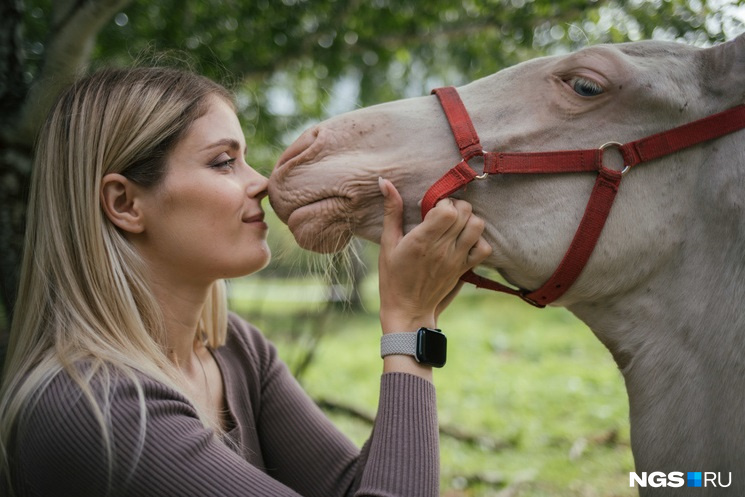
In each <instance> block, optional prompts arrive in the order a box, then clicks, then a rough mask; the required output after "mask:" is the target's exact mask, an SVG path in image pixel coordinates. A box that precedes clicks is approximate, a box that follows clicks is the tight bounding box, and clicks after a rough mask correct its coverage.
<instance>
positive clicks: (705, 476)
mask: <svg viewBox="0 0 745 497" xmlns="http://www.w3.org/2000/svg"><path fill="white" fill-rule="evenodd" d="M727 475H728V476H727V482H726V484H725V483H724V482H723V481H722V473H715V472H713V471H703V472H702V471H689V472H687V473H683V472H682V471H673V472H672V473H667V474H665V473H663V472H662V471H653V472H652V473H649V475H647V472H646V471H644V472H643V473H642V474H641V476H639V475H637V474H636V473H634V472H633V471H632V472H631V473H629V486H630V487H634V486H635V485H639V486H640V487H646V486H650V487H674V488H677V487H682V486H683V485H685V486H686V487H722V488H724V487H729V486H730V485H732V473H727Z"/></svg>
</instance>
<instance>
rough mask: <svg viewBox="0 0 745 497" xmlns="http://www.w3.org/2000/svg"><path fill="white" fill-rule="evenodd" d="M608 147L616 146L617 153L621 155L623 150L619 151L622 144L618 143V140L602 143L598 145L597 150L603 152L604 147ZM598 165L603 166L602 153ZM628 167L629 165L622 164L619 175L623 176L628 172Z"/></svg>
mask: <svg viewBox="0 0 745 497" xmlns="http://www.w3.org/2000/svg"><path fill="white" fill-rule="evenodd" d="M609 147H616V148H617V149H618V153H620V154H621V156H622V157H623V152H621V147H623V144H622V143H618V142H607V143H603V144H602V145H600V148H599V149H598V150H600V152H603V153H604V152H605V149H606V148H609ZM600 167H603V160H602V154H601V156H600ZM629 169H631V166H628V165H626V164H624V165H623V169H621V176H623V175H624V174H626V173H627V172H629Z"/></svg>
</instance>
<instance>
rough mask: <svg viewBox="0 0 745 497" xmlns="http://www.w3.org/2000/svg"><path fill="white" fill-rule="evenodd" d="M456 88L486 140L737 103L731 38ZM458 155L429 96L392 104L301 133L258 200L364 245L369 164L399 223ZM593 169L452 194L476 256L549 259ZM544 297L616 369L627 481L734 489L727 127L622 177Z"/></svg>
mask: <svg viewBox="0 0 745 497" xmlns="http://www.w3.org/2000/svg"><path fill="white" fill-rule="evenodd" d="M458 92H459V94H460V96H461V98H462V101H463V103H464V104H465V108H466V109H467V110H468V112H469V113H470V115H471V118H472V120H473V125H474V127H475V129H476V131H477V132H478V134H479V135H480V137H481V143H482V144H483V147H484V149H485V150H488V151H505V152H538V151H552V150H574V149H591V148H598V147H600V146H601V145H602V144H604V143H606V142H610V141H613V142H619V143H627V142H632V141H635V140H638V139H640V138H643V137H646V136H649V135H652V134H655V133H658V132H661V131H664V130H668V129H671V128H675V127H678V126H681V125H683V124H685V123H688V122H691V121H695V120H698V119H700V118H703V117H705V116H709V115H712V114H715V113H718V112H721V111H724V110H726V109H729V108H732V107H735V106H738V105H740V104H743V103H745V35H743V36H740V37H739V38H737V39H734V40H731V41H729V42H727V43H723V44H720V45H718V46H715V47H711V48H706V49H701V48H694V47H690V46H686V45H683V44H677V43H668V42H656V41H645V42H636V43H627V44H618V45H599V46H593V47H589V48H585V49H583V50H580V51H578V52H576V53H573V54H570V55H564V56H556V57H546V58H539V59H535V60H531V61H527V62H524V63H521V64H519V65H516V66H514V67H511V68H508V69H505V70H502V71H499V72H498V73H496V74H494V75H491V76H488V77H485V78H483V79H480V80H478V81H475V82H472V83H470V84H468V85H465V86H463V87H461V88H458ZM616 155H617V154H616ZM459 161H460V156H459V153H458V148H457V147H456V146H455V142H454V139H453V135H452V133H451V130H450V127H449V126H448V121H447V120H446V119H445V116H444V114H443V109H442V107H441V106H440V104H439V102H438V99H437V98H436V97H435V96H426V97H419V98H413V99H407V100H401V101H396V102H390V103H386V104H382V105H378V106H374V107H370V108H365V109H360V110H356V111H354V112H350V113H347V114H343V115H340V116H337V117H335V118H332V119H329V120H328V121H325V122H322V123H321V124H319V125H317V126H315V127H313V128H311V129H309V130H307V131H306V132H305V133H304V134H302V135H301V136H300V137H299V138H298V139H297V140H296V142H295V143H294V144H292V145H291V146H290V147H289V148H288V149H287V150H286V151H285V153H284V154H283V155H282V157H280V159H279V161H278V163H277V165H276V167H275V170H274V172H273V173H272V176H271V181H270V187H269V188H270V189H269V194H270V199H271V202H272V205H273V207H274V209H275V211H276V212H277V214H278V215H279V217H280V218H281V219H282V220H283V221H285V222H286V223H287V224H288V225H289V227H290V229H291V230H292V232H293V234H294V236H295V238H296V239H297V241H298V242H299V243H300V244H301V245H302V246H304V247H305V248H308V249H311V250H316V251H322V252H331V251H335V250H339V249H341V248H342V247H343V246H344V245H345V244H346V243H347V242H348V241H349V239H350V237H351V236H352V235H357V236H359V237H362V238H365V239H368V240H372V241H377V240H378V239H379V236H380V230H381V212H382V206H381V203H382V198H381V196H380V193H379V191H378V177H379V176H382V177H384V178H387V179H390V180H391V181H392V182H393V183H394V184H395V185H396V187H397V188H398V189H399V191H400V192H401V193H402V196H403V198H404V204H405V225H406V229H410V228H411V227H413V226H414V225H415V224H417V223H418V222H419V221H420V219H421V214H420V210H419V206H418V205H417V204H418V202H419V201H420V200H421V199H422V197H423V195H424V193H425V192H426V191H427V189H428V188H429V187H430V186H431V185H432V184H433V183H435V181H437V179H438V178H440V177H441V176H442V175H443V174H444V173H445V172H446V171H447V170H449V169H450V168H451V167H452V166H453V165H454V164H456V163H458V162H459ZM474 167H476V168H478V165H475V166H474ZM609 167H610V166H609ZM596 177H597V173H592V172H589V173H573V174H536V175H524V174H505V175H494V176H490V177H489V178H487V179H485V180H482V181H476V182H473V183H470V184H469V185H468V186H467V188H465V189H462V190H460V191H458V192H457V193H456V194H455V195H454V196H458V197H460V198H464V199H467V200H468V201H470V202H471V203H472V204H473V206H474V210H475V212H476V213H477V214H478V215H479V216H480V217H482V218H483V219H484V220H485V221H486V234H485V236H486V238H487V240H488V241H489V242H490V243H491V245H492V247H493V249H494V252H493V255H492V256H491V257H490V258H489V260H488V261H487V262H486V265H488V266H490V267H492V268H495V269H497V270H498V271H499V272H500V273H501V274H502V275H503V276H504V278H505V279H506V280H507V281H509V282H511V283H512V284H514V285H517V286H519V287H521V288H526V289H535V288H537V287H540V286H541V285H542V284H543V283H544V282H545V281H546V280H547V279H548V278H549V277H550V276H551V274H552V273H553V271H554V270H555V268H556V267H557V265H558V264H559V262H560V261H561V259H562V257H563V256H564V253H565V251H566V249H567V247H568V246H569V244H570V242H571V240H572V237H573V236H574V233H575V230H576V229H577V225H578V224H579V222H580V219H581V217H582V215H583V211H584V209H585V205H586V204H587V201H588V197H589V196H590V191H591V190H592V188H593V184H594V182H595V178H596ZM554 304H555V305H561V306H565V307H567V308H568V309H569V310H570V311H571V312H572V313H574V314H575V315H576V316H578V317H579V318H580V319H581V320H582V321H584V322H585V323H586V324H587V325H588V326H589V327H590V328H591V329H592V331H593V332H594V334H595V335H596V336H597V337H598V339H600V340H601V341H602V343H603V344H605V346H606V347H607V348H608V349H609V350H610V352H611V354H612V355H613V358H614V359H615V361H616V363H617V364H618V367H619V369H620V371H621V372H622V374H623V377H624V379H625V382H626V387H627V391H628V396H629V405H630V422H631V443H632V451H633V455H634V460H635V466H636V472H637V473H638V474H639V475H641V474H642V472H647V473H651V472H655V471H658V472H662V473H664V474H665V475H668V474H669V473H671V472H682V474H683V475H684V476H685V475H686V472H688V471H701V472H719V473H720V474H721V483H722V484H723V485H726V484H727V483H728V473H731V483H730V485H729V486H728V487H726V488H719V486H717V488H714V487H712V482H705V483H708V484H707V485H706V487H705V488H689V487H687V485H684V486H683V487H682V488H671V487H669V486H667V487H657V488H654V487H652V486H651V485H648V486H647V487H646V488H640V493H641V494H642V495H647V493H649V494H654V495H668V494H669V495H676V496H678V495H688V494H689V492H690V495H696V496H702V495H714V496H723V495H733V496H743V495H745V132H743V131H739V132H737V131H736V132H733V133H730V134H727V135H726V136H722V137H720V138H717V139H713V140H710V141H707V142H705V143H701V144H697V145H695V146H692V147H689V148H686V149H684V150H682V151H679V152H676V153H673V154H670V155H666V156H664V157H662V158H658V159H655V160H652V161H649V162H646V163H642V164H639V165H637V166H635V167H634V168H633V169H631V170H630V171H628V173H627V174H625V175H624V177H623V181H621V183H620V186H619V188H618V194H617V196H616V200H615V204H614V205H613V208H612V210H611V211H610V215H609V217H608V220H607V222H606V224H605V228H604V230H603V231H602V234H601V236H600V239H599V241H598V243H597V246H596V247H595V250H594V251H593V252H592V255H591V257H590V259H589V261H588V262H587V264H586V266H585V267H584V269H583V270H582V272H581V274H580V275H579V278H578V279H577V280H576V282H575V283H574V284H573V285H572V286H571V287H570V288H569V289H568V291H567V292H566V293H564V294H563V295H561V296H560V297H559V298H558V300H556V302H555V303H554ZM536 312H539V311H536ZM546 332H547V333H549V332H550V330H546ZM494 408H495V412H498V411H499V406H494ZM662 479H663V478H662V477H661V476H660V475H657V477H656V478H652V480H654V481H655V482H660V481H662ZM668 481H669V482H671V483H674V479H671V480H668ZM657 484H658V485H659V483H657Z"/></svg>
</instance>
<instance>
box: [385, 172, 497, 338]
mask: <svg viewBox="0 0 745 497" xmlns="http://www.w3.org/2000/svg"><path fill="white" fill-rule="evenodd" d="M379 182H380V191H381V193H382V194H383V196H384V213H383V233H382V235H381V240H380V246H381V250H380V258H379V261H378V266H379V271H380V321H381V324H382V327H383V333H390V332H400V331H416V330H417V329H418V328H420V327H422V326H428V327H434V326H436V323H437V316H438V315H439V313H440V312H441V311H442V310H443V309H444V308H445V307H446V306H447V305H448V304H449V303H450V301H452V299H453V298H454V297H455V294H457V292H458V290H459V289H460V287H461V286H462V283H460V282H459V278H460V276H461V275H462V274H463V273H465V272H466V271H467V270H469V269H471V268H473V267H475V266H476V265H478V264H479V263H480V262H481V261H483V260H484V259H486V258H487V257H488V256H489V255H490V254H491V247H490V246H489V244H488V243H487V242H486V240H484V239H483V238H482V236H481V234H482V232H483V231H484V222H483V221H482V220H481V219H480V218H478V217H476V216H475V215H473V214H472V212H471V204H469V203H468V202H466V201H464V200H451V199H443V200H441V201H439V202H438V203H437V205H435V207H434V208H433V209H432V210H430V211H429V212H428V213H427V215H426V216H425V218H424V221H422V223H421V224H419V225H418V226H416V227H415V228H414V229H413V230H411V232H409V233H407V234H406V235H405V236H404V235H403V200H402V199H401V196H400V195H399V193H398V191H397V190H396V188H395V187H394V186H393V184H392V183H391V182H390V181H388V180H384V179H382V178H381V179H380V180H379Z"/></svg>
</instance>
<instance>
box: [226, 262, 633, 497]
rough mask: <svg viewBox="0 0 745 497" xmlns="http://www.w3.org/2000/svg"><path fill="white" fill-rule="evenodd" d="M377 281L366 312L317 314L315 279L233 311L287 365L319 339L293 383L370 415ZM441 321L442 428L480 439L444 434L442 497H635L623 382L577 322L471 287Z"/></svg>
mask: <svg viewBox="0 0 745 497" xmlns="http://www.w3.org/2000/svg"><path fill="white" fill-rule="evenodd" d="M376 281H377V280H376V279H375V277H374V276H373V277H370V278H368V279H367V280H366V282H365V288H364V296H365V303H366V307H367V309H366V311H364V312H357V313H351V312H349V311H344V310H338V311H332V312H326V313H324V312H322V310H323V309H324V304H323V303H322V300H323V298H322V297H323V295H324V289H323V284H322V282H319V281H315V280H311V279H299V280H285V281H283V282H278V281H277V280H262V279H259V278H256V277H254V278H253V279H250V278H249V279H247V280H242V281H239V282H235V283H234V285H233V287H232V295H233V297H234V298H233V303H232V306H233V308H234V309H236V310H237V311H238V312H240V313H241V314H244V315H245V316H246V317H247V318H248V319H249V320H251V321H252V322H254V323H256V324H257V325H258V326H260V327H261V328H262V329H263V330H264V331H265V332H266V333H267V335H268V336H269V337H270V338H271V339H272V340H273V341H274V342H275V343H276V344H277V345H278V347H279V350H280V353H281V355H282V357H283V358H284V359H285V360H286V361H287V362H288V363H289V364H290V365H291V367H293V365H295V364H297V363H298V361H300V360H301V359H302V357H304V354H305V352H306V351H307V349H308V347H309V346H310V345H311V344H313V343H317V347H316V349H315V355H314V356H313V361H312V362H311V363H310V366H309V367H308V368H307V369H306V370H305V371H304V372H303V374H302V376H301V377H300V379H301V382H302V383H303V385H304V387H305V388H306V390H307V391H308V392H309V393H310V394H311V396H313V397H314V398H316V399H324V400H329V401H332V402H335V403H339V404H343V405H347V406H352V407H354V408H356V409H359V410H362V411H364V412H367V413H369V414H370V415H373V414H374V412H375V408H376V404H377V394H378V385H379V375H380V372H381V368H382V361H381V360H380V358H379V356H378V351H379V337H380V331H379V325H378V318H377V312H378V307H377V305H378V304H377V295H376V285H377V282H376ZM439 324H440V326H441V327H442V328H443V330H444V331H445V332H446V333H447V335H448V364H447V365H446V366H445V368H443V369H442V370H437V371H436V372H435V383H436V386H437V392H438V407H439V416H440V423H441V425H446V426H449V427H456V428H457V429H459V430H461V431H463V432H467V433H469V434H474V435H477V436H479V437H481V441H480V442H479V443H475V444H474V443H464V442H462V441H459V440H456V439H454V438H452V437H449V436H443V437H442V442H441V458H442V459H441V460H442V493H443V496H448V497H456V496H458V497H486V496H507V495H509V496H515V497H518V496H519V497H538V496H551V497H561V496H582V497H591V496H602V497H611V496H613V497H621V496H631V495H636V494H635V493H634V492H633V491H632V490H633V489H630V488H629V486H628V477H629V476H628V475H629V471H631V470H632V469H633V461H632V458H631V451H630V448H629V429H628V406H627V400H626V392H625V389H624V385H623V379H622V378H621V375H620V373H619V372H618V370H617V369H616V367H615V364H614V363H613V361H612V360H611V358H610V354H609V353H608V352H607V351H606V349H605V348H604V347H603V346H602V345H601V344H600V342H599V341H598V340H597V339H596V338H595V337H594V335H593V334H592V333H591V332H590V330H589V329H587V327H586V326H585V325H584V324H583V323H581V322H580V321H579V320H577V319H576V318H575V317H574V316H572V315H571V314H570V313H569V312H567V311H566V310H563V309H553V308H548V309H543V310H539V309H534V308H533V307H531V306H529V305H527V304H525V303H523V302H521V301H519V300H518V299H515V298H511V297H509V296H504V295H500V294H495V293H492V292H488V291H486V290H475V289H473V288H466V289H464V291H463V292H461V295H459V297H458V298H457V299H456V301H455V302H454V303H453V304H452V305H451V307H450V308H449V309H448V310H447V311H446V312H445V313H444V314H443V316H442V317H441V318H440V323H439ZM321 332H322V333H323V336H322V337H320V339H319V335H318V334H319V333H321ZM330 416H331V417H332V419H333V420H334V422H335V423H336V424H337V425H338V426H339V427H340V429H342V430H343V431H344V432H345V433H347V434H348V435H349V436H350V437H351V438H352V439H353V440H354V441H355V442H357V443H358V444H362V443H363V442H364V441H365V440H366V439H367V437H368V436H369V433H370V426H369V425H368V424H367V423H365V422H361V421H359V420H356V419H354V418H352V417H350V416H347V415H344V414H334V413H330Z"/></svg>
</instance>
